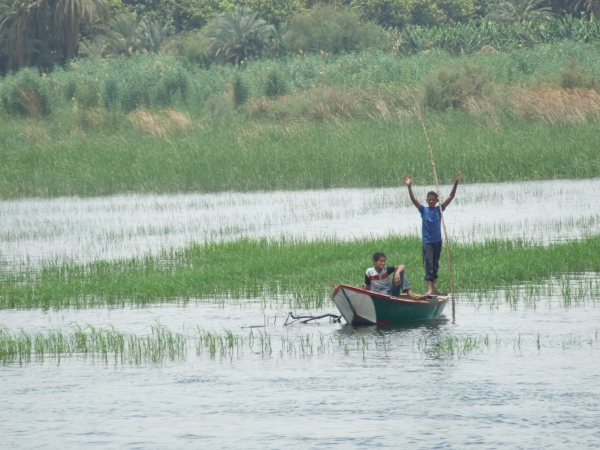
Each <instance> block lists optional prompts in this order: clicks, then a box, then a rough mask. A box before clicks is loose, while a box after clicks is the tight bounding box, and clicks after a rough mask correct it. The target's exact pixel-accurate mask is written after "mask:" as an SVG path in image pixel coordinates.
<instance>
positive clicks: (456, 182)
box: [443, 172, 462, 208]
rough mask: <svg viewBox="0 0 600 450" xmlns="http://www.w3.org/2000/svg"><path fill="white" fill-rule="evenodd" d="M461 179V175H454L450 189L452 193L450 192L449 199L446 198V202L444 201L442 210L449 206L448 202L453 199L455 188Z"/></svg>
mask: <svg viewBox="0 0 600 450" xmlns="http://www.w3.org/2000/svg"><path fill="white" fill-rule="evenodd" d="M461 178H462V173H460V172H458V173H457V174H456V181H454V186H453V187H452V192H450V197H448V198H447V199H446V200H444V203H443V205H444V208H447V207H448V205H449V204H450V202H451V201H452V200H453V199H454V196H455V195H456V188H457V187H458V182H459V181H460V179H461Z"/></svg>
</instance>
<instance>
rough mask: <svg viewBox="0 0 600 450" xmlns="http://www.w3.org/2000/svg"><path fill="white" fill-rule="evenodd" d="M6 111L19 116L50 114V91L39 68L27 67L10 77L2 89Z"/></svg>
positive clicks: (1, 95) (0, 94) (1, 94)
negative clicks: (47, 89)
mask: <svg viewBox="0 0 600 450" xmlns="http://www.w3.org/2000/svg"><path fill="white" fill-rule="evenodd" d="M0 97H1V98H2V105H3V107H4V109H5V110H6V112H8V113H9V114H12V115H19V116H47V115H48V114H50V101H49V98H48V92H47V91H46V87H45V86H44V83H43V82H42V78H41V77H40V75H39V73H38V71H37V69H33V68H26V69H22V70H20V71H19V72H18V73H17V74H16V75H14V76H12V77H10V78H8V79H7V80H5V81H4V83H3V84H2V89H1V90H0Z"/></svg>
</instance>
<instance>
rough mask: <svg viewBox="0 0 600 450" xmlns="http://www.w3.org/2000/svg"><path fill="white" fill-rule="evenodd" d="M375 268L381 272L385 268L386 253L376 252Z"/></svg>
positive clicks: (374, 256) (374, 255) (374, 257)
mask: <svg viewBox="0 0 600 450" xmlns="http://www.w3.org/2000/svg"><path fill="white" fill-rule="evenodd" d="M373 266H374V267H375V268H376V269H377V270H378V271H380V270H381V269H383V268H384V267H385V253H383V252H375V253H373Z"/></svg>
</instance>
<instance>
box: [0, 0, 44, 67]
mask: <svg viewBox="0 0 600 450" xmlns="http://www.w3.org/2000/svg"><path fill="white" fill-rule="evenodd" d="M39 9H40V4H39V2H33V3H31V2H23V1H19V0H15V1H9V0H3V1H2V3H1V4H0V49H1V50H0V52H1V53H2V54H3V56H5V57H6V58H7V61H8V69H13V70H14V69H18V68H20V67H23V66H26V65H31V63H32V60H33V56H34V53H35V48H34V44H35V43H36V41H37V39H36V38H37V37H38V36H36V33H34V29H37V28H38V27H37V24H36V23H35V22H36V19H38V17H39V16H40V15H41V14H40V10H39Z"/></svg>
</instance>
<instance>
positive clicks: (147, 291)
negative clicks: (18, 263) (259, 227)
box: [0, 236, 600, 309]
mask: <svg viewBox="0 0 600 450" xmlns="http://www.w3.org/2000/svg"><path fill="white" fill-rule="evenodd" d="M376 250H384V251H385V252H386V254H387V256H388V261H390V263H394V264H395V263H404V264H406V266H407V275H408V277H409V279H410V280H411V282H412V284H413V290H414V291H415V292H420V291H424V284H422V282H420V281H419V280H420V279H421V277H422V261H421V257H420V254H421V241H420V239H418V238H415V237H390V238H382V239H366V238H365V239H358V240H355V241H352V242H337V241H332V240H326V241H317V242H305V241H297V240H289V239H288V240H285V239H282V240H275V241H267V240H245V239H244V240H240V241H236V242H224V243H219V244H205V245H193V246H190V247H189V248H187V249H184V250H180V251H173V252H171V253H168V254H165V255H162V256H160V257H151V256H148V257H146V258H143V259H130V260H124V261H117V262H95V263H91V264H87V265H76V264H50V265H48V266H46V267H45V268H44V269H43V270H41V271H35V270H33V271H24V272H22V273H3V274H2V275H0V282H1V283H2V286H3V290H2V294H1V295H0V307H1V308H39V307H42V308H68V307H80V308H84V307H97V306H101V305H113V306H119V305H121V306H122V305H125V304H133V305H138V306H144V305H150V304H157V303H162V302H171V303H181V302H187V301H196V302H202V301H207V302H213V301H215V299H223V300H225V299H230V301H232V302H238V301H240V299H248V298H254V299H261V298H265V297H268V298H270V299H272V301H273V302H274V303H277V304H286V305H290V306H292V307H294V308H297V307H301V308H303V309H311V308H320V307H322V306H323V305H325V304H329V303H328V299H329V296H330V294H331V285H332V284H340V283H345V284H350V285H360V284H361V283H362V279H363V277H364V270H365V269H366V268H367V267H368V266H369V265H370V257H371V255H372V254H373V252H374V251H376ZM599 252H600V237H597V236H595V237H588V238H585V239H581V240H576V241H569V242H564V243H556V244H550V245H548V246H543V245H537V244H534V243H528V242H524V241H521V240H518V239H515V240H493V241H487V242H484V243H473V244H455V245H454V246H453V252H452V255H453V263H454V264H453V266H454V277H455V286H456V290H457V292H459V293H473V292H481V291H486V290H495V289H502V288H504V287H507V286H512V285H515V284H522V283H527V282H539V281H542V280H548V279H549V278H550V277H552V276H553V275H561V274H564V273H569V272H583V271H593V272H600V263H599V260H598V258H597V255H598V253H599ZM444 267H445V262H444V261H442V269H441V278H440V286H439V289H441V290H447V289H448V286H447V278H446V275H445V269H444ZM232 268H234V269H232ZM582 292H588V291H582Z"/></svg>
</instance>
